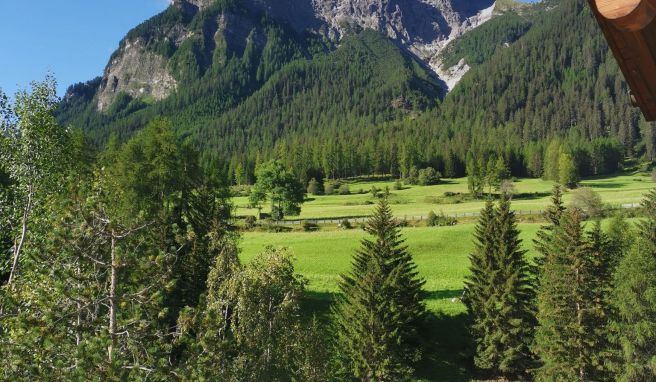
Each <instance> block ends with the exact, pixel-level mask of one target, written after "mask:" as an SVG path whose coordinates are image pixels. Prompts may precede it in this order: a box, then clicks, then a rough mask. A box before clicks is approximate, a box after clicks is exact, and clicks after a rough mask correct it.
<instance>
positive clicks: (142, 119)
mask: <svg viewBox="0 0 656 382" xmlns="http://www.w3.org/2000/svg"><path fill="white" fill-rule="evenodd" d="M176 12H181V11H179V10H178V11H176V9H175V7H171V8H169V10H168V11H166V12H165V13H164V14H162V15H160V16H157V17H156V18H154V19H153V20H150V21H148V22H147V23H145V24H144V25H142V26H140V27H138V28H136V29H135V30H133V31H132V32H130V34H129V35H128V38H127V39H126V41H130V39H131V38H134V37H135V36H142V37H143V38H144V41H146V42H147V46H148V49H151V50H152V51H153V52H158V54H160V55H164V56H165V57H167V59H168V64H167V65H168V67H169V68H172V69H173V73H174V76H175V77H176V78H177V79H178V81H179V84H180V85H179V86H178V88H177V90H176V91H175V92H174V93H173V94H172V95H170V96H169V97H168V98H166V99H165V100H163V101H159V102H158V101H155V100H153V99H149V98H133V97H131V96H129V95H127V94H119V95H118V96H117V97H116V99H114V101H113V103H112V105H111V106H109V108H108V109H106V110H104V111H98V110H97V107H96V98H94V97H97V95H96V96H94V93H93V89H94V87H97V86H98V84H99V80H96V81H95V82H91V83H89V84H87V85H77V86H76V87H74V88H72V89H71V91H69V96H67V97H66V99H65V100H64V102H63V104H62V106H61V107H60V110H59V120H60V122H62V123H65V124H72V125H74V126H79V127H82V128H84V129H85V130H86V131H88V132H89V133H90V135H91V136H92V137H93V139H94V140H95V141H96V143H97V144H100V145H102V144H104V143H105V142H106V141H107V139H108V138H109V135H110V134H116V135H118V137H119V139H121V140H124V139H126V138H127V137H128V136H129V135H131V134H132V133H133V132H134V131H136V130H138V129H140V128H141V127H143V126H144V125H145V124H146V123H147V122H148V121H149V120H151V119H152V118H153V117H155V116H161V115H163V116H167V117H170V118H171V119H172V121H173V123H174V125H175V126H176V129H177V131H178V134H180V135H182V136H188V137H189V138H190V139H191V141H192V142H194V145H195V146H196V147H197V148H198V149H199V150H200V152H201V158H202V163H203V166H205V167H208V168H212V169H214V170H217V171H220V172H222V173H224V174H226V175H227V177H228V178H229V179H230V181H231V182H234V183H250V182H252V181H253V178H254V171H255V167H256V165H257V164H258V163H262V162H264V161H265V160H268V159H270V158H274V157H275V158H278V159H280V160H282V161H283V162H284V163H285V164H287V166H288V167H290V168H293V169H294V172H295V173H296V174H297V176H298V177H299V179H301V180H304V181H307V180H309V179H311V178H312V177H316V178H319V177H344V176H356V175H366V174H372V173H384V174H388V173H391V174H393V175H402V176H405V175H407V173H408V172H409V171H410V169H411V168H412V167H413V166H415V167H418V168H422V167H426V166H431V167H433V168H435V169H437V170H439V171H440V172H442V174H444V175H446V176H463V175H464V174H465V171H466V163H467V159H468V157H470V158H473V159H475V160H476V161H478V162H480V163H482V165H483V166H485V163H486V162H490V161H492V160H496V157H503V159H504V161H505V163H506V165H507V167H508V168H509V169H510V171H511V172H512V174H513V175H517V176H523V175H529V176H536V177H539V176H543V175H547V176H548V173H549V171H546V169H545V162H549V161H550V160H549V158H547V157H548V156H549V153H548V151H549V150H548V148H549V147H551V151H552V154H553V155H552V159H553V158H558V155H559V154H565V155H568V156H570V157H571V158H573V160H574V161H575V165H576V168H577V172H578V175H579V176H585V175H592V174H601V173H611V172H614V171H616V170H617V169H618V168H620V166H621V162H622V160H623V158H625V157H634V158H643V157H644V158H646V159H649V160H653V158H654V155H655V153H656V130H655V129H654V128H653V126H652V125H651V124H648V123H646V122H644V120H643V119H642V117H641V116H640V114H639V111H638V110H637V109H633V108H631V106H630V102H629V97H628V95H627V92H628V89H627V87H626V84H625V82H624V80H623V78H622V76H621V74H620V72H619V70H618V68H617V65H616V63H615V61H614V59H613V58H612V55H611V53H610V52H609V50H608V48H607V45H606V42H605V41H604V40H603V36H602V34H601V33H600V32H599V30H598V26H597V25H596V22H595V21H594V19H593V17H592V15H591V13H590V11H589V9H588V7H587V4H586V3H585V1H583V0H547V1H543V2H541V3H538V4H535V5H531V6H524V7H521V8H515V10H513V8H512V7H511V8H510V9H508V10H506V11H504V12H503V13H501V14H499V15H497V16H496V17H495V18H493V19H492V20H491V21H489V22H488V23H486V24H483V25H482V26H481V27H479V28H477V29H474V30H473V31H471V32H469V33H467V34H465V35H464V36H463V37H461V38H459V39H457V40H455V41H453V42H452V43H451V45H450V46H449V47H448V48H447V49H446V50H445V51H444V52H443V54H442V61H443V64H444V67H448V66H450V65H452V64H454V63H457V62H458V61H459V60H460V59H462V58H464V60H465V62H466V63H467V64H468V65H470V66H472V67H473V68H472V69H471V70H470V71H469V73H467V74H466V75H465V76H464V78H463V79H462V81H461V82H460V83H459V84H458V85H457V86H456V87H455V88H454V89H453V91H451V92H450V93H449V94H448V95H446V96H445V97H444V93H443V91H441V89H440V86H439V80H438V79H437V78H436V77H435V75H434V74H433V73H432V72H431V71H430V70H429V69H427V68H424V67H423V66H422V64H421V63H420V61H418V60H416V59H414V58H413V56H412V55H411V54H409V53H408V52H407V51H405V50H403V49H401V48H398V47H396V46H395V45H394V43H392V42H391V41H390V40H388V39H387V37H384V36H382V35H379V34H377V33H375V32H373V31H366V30H365V31H363V32H358V33H356V31H354V32H353V33H354V34H353V35H352V36H350V37H348V38H346V39H345V40H343V41H342V42H341V43H340V44H338V45H335V44H334V43H333V42H331V41H329V40H327V39H325V38H322V37H320V36H319V35H311V34H306V35H303V36H300V35H298V34H297V33H296V32H294V31H292V30H291V29H290V28H287V27H286V26H285V25H282V24H279V23H276V22H273V21H271V20H269V19H267V18H266V17H259V18H258V17H257V16H256V15H253V14H250V13H249V12H248V11H245V10H243V9H242V8H240V4H239V2H237V1H235V2H224V1H221V2H217V3H216V4H215V5H214V6H212V7H210V8H208V9H205V10H203V11H202V12H200V13H198V14H196V15H195V16H193V17H191V16H188V15H187V16H185V15H184V14H178V13H176ZM222 14H226V15H227V14H234V15H239V17H238V18H235V20H236V21H234V20H233V21H234V22H235V23H236V24H234V25H241V26H242V27H243V26H246V27H244V28H241V29H240V30H241V32H240V33H236V32H235V31H236V30H237V29H235V27H232V29H230V28H227V29H226V28H224V29H221V26H220V25H218V24H216V22H215V20H216V19H217V15H222ZM260 16H261V15H260ZM171 25H185V26H186V28H191V29H193V28H200V30H201V31H202V35H203V36H205V38H204V39H191V40H187V41H185V42H184V43H183V44H182V45H181V46H180V47H177V48H175V47H172V46H170V45H168V48H167V47H166V46H167V45H162V43H161V41H160V40H158V38H157V33H155V32H153V31H162V30H166V28H167V26H168V28H173V27H172V26H171ZM212 36H215V37H214V38H212ZM217 36H218V37H217ZM221 36H223V40H222V37H221ZM236 36H237V37H236ZM124 43H125V42H124ZM554 152H555V153H556V154H554Z"/></svg>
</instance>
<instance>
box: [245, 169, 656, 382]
mask: <svg viewBox="0 0 656 382" xmlns="http://www.w3.org/2000/svg"><path fill="white" fill-rule="evenodd" d="M393 183H394V182H378V183H353V184H351V190H352V191H357V190H358V189H359V188H362V189H364V190H369V189H371V186H372V185H375V186H376V187H378V188H384V187H385V186H389V187H390V189H391V188H392V185H393ZM582 185H584V186H589V187H592V188H593V189H594V190H595V191H597V192H598V193H599V194H600V195H601V196H602V199H603V201H604V202H605V203H609V204H614V205H619V204H625V203H636V202H640V201H641V199H642V196H643V195H644V194H645V193H646V192H647V191H648V190H650V189H652V188H653V187H654V186H655V184H654V182H652V181H651V179H650V178H649V177H648V176H647V175H645V174H627V175H621V176H617V177H610V178H595V179H587V180H585V181H583V182H582ZM516 187H517V190H518V192H519V193H522V194H523V195H522V196H521V197H520V198H519V199H517V198H515V200H514V201H513V208H514V209H516V210H533V211H535V210H543V209H544V208H545V207H546V206H548V204H549V202H550V201H549V192H550V190H551V188H552V183H551V182H545V181H542V180H537V179H522V180H520V181H518V182H517V183H516ZM445 192H455V193H457V192H460V193H466V192H467V184H466V180H464V179H456V180H447V181H445V182H444V184H440V185H437V186H429V187H419V186H412V187H408V188H406V189H404V190H400V191H393V196H392V201H393V203H394V204H393V209H394V213H395V214H396V216H398V217H403V216H408V217H410V216H412V215H425V214H427V213H428V211H430V210H434V211H436V212H439V211H443V212H445V213H448V214H454V213H463V212H476V211H479V210H480V209H481V208H482V206H483V202H482V201H472V200H464V201H462V202H460V203H447V202H448V200H447V201H445V203H444V204H436V203H434V201H435V198H439V197H440V196H443V195H444V193H445ZM528 194H531V195H528ZM570 198H571V193H568V194H566V195H565V201H566V202H568V201H569V200H570ZM443 199H444V198H443ZM372 200H373V198H372V196H371V195H370V194H356V195H347V196H337V195H335V196H318V197H313V200H310V201H308V202H307V203H305V204H304V205H303V212H302V214H301V218H322V217H345V216H363V215H370V214H371V212H372V210H373V207H374V206H373V205H371V204H366V203H367V201H372ZM235 203H236V204H237V205H240V204H245V203H246V199H245V198H236V200H235ZM239 213H240V214H250V213H252V214H254V213H255V212H254V211H249V210H245V209H243V210H240V211H239ZM540 225H541V223H521V224H520V225H519V228H520V230H521V238H522V240H523V247H524V249H525V250H527V251H528V253H529V256H533V255H534V254H535V251H534V244H533V239H534V238H535V235H536V233H537V231H538V230H539V228H540ZM588 226H590V223H588ZM474 227H475V223H474V222H473V219H469V220H465V221H464V223H461V224H459V225H456V226H453V227H417V228H405V229H403V231H402V232H403V236H404V238H405V239H406V244H407V245H408V247H409V250H410V252H411V253H412V255H413V256H414V260H415V262H416V264H417V267H418V270H419V273H420V275H421V277H422V278H424V279H425V281H426V285H425V288H424V289H425V290H426V292H427V295H426V304H427V307H428V309H429V310H430V311H431V312H432V313H433V315H432V320H433V321H432V322H431V325H430V326H429V328H427V329H426V338H429V340H428V341H429V342H430V344H431V346H432V347H431V348H430V350H428V351H427V353H428V354H427V358H426V360H425V361H424V362H423V364H422V365H420V367H419V370H418V376H419V378H420V380H426V381H467V380H471V375H470V373H469V365H471V360H470V359H469V358H468V357H469V356H468V354H469V353H468V350H467V346H468V344H467V341H468V337H467V334H466V333H467V332H466V326H465V320H464V312H465V307H464V305H463V304H462V303H461V302H460V300H459V297H460V296H461V295H462V291H463V281H464V277H465V275H466V274H467V269H468V266H469V259H468V255H469V254H470V253H471V251H472V249H473V242H472V232H473V229H474ZM365 236H366V233H365V232H364V231H362V230H361V229H358V228H356V229H352V230H337V229H335V228H334V226H326V227H322V228H321V230H320V231H318V232H301V231H298V230H296V231H292V232H285V233H268V232H246V233H244V235H243V237H242V242H241V248H242V259H243V260H244V261H246V262H248V261H249V260H250V259H252V258H253V257H254V256H255V255H256V254H257V253H259V252H261V251H262V250H263V249H264V248H265V247H266V246H269V245H271V246H274V247H287V248H289V249H290V251H291V252H292V254H293V255H294V256H295V257H296V263H295V265H296V271H297V272H299V273H300V274H302V275H304V276H305V277H306V278H307V279H308V281H309V284H308V286H307V291H308V298H307V299H306V302H305V303H306V304H307V308H306V310H308V311H310V312H314V313H317V314H319V315H322V314H325V313H326V312H327V311H328V307H329V305H330V301H331V300H332V298H333V297H334V293H335V292H337V281H338V279H339V275H340V274H343V273H346V272H348V271H349V269H350V266H351V259H352V256H353V254H354V253H355V251H356V249H357V248H358V247H359V243H360V240H362V238H364V237H365Z"/></svg>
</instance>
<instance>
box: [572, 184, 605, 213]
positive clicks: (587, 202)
mask: <svg viewBox="0 0 656 382" xmlns="http://www.w3.org/2000/svg"><path fill="white" fill-rule="evenodd" d="M572 207H573V208H578V209H579V210H580V211H581V213H582V214H583V215H584V216H585V217H590V218H592V219H601V218H602V217H603V216H604V203H603V202H602V200H601V196H600V195H599V194H598V193H596V192H594V191H593V190H592V188H590V187H581V188H579V189H577V190H575V191H574V196H573V197H572Z"/></svg>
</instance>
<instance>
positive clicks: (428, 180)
mask: <svg viewBox="0 0 656 382" xmlns="http://www.w3.org/2000/svg"><path fill="white" fill-rule="evenodd" d="M441 178H442V174H440V172H439V171H436V170H435V169H434V168H432V167H426V168H425V169H423V170H419V175H418V176H417V183H418V184H419V185H420V186H430V185H434V184H438V183H439V182H440V179H441Z"/></svg>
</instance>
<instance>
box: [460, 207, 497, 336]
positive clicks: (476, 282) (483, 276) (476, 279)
mask: <svg viewBox="0 0 656 382" xmlns="http://www.w3.org/2000/svg"><path fill="white" fill-rule="evenodd" d="M495 218H496V211H495V209H494V204H493V203H492V201H490V200H488V201H487V203H485V208H483V210H482V211H481V216H480V218H479V219H478V224H477V225H476V228H475V229H474V246H475V247H474V252H473V253H472V254H471V255H470V256H469V261H470V266H469V271H470V274H469V275H468V276H467V277H466V278H465V292H464V295H463V303H464V304H465V305H466V306H467V311H468V312H469V318H470V319H471V320H472V322H474V323H475V322H478V321H480V320H482V319H483V316H484V315H483V307H484V306H485V302H486V300H487V296H489V294H490V291H489V283H488V278H487V274H488V271H489V270H490V268H491V264H490V260H491V259H492V258H493V256H494V253H495V252H496V250H497V248H496V244H497V243H496V240H494V232H493V230H494V228H495V224H494V223H495V222H494V219H495ZM483 334H484V333H483V332H481V331H479V328H478V327H477V326H476V325H474V326H472V335H473V337H474V338H479V337H482V336H483Z"/></svg>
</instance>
